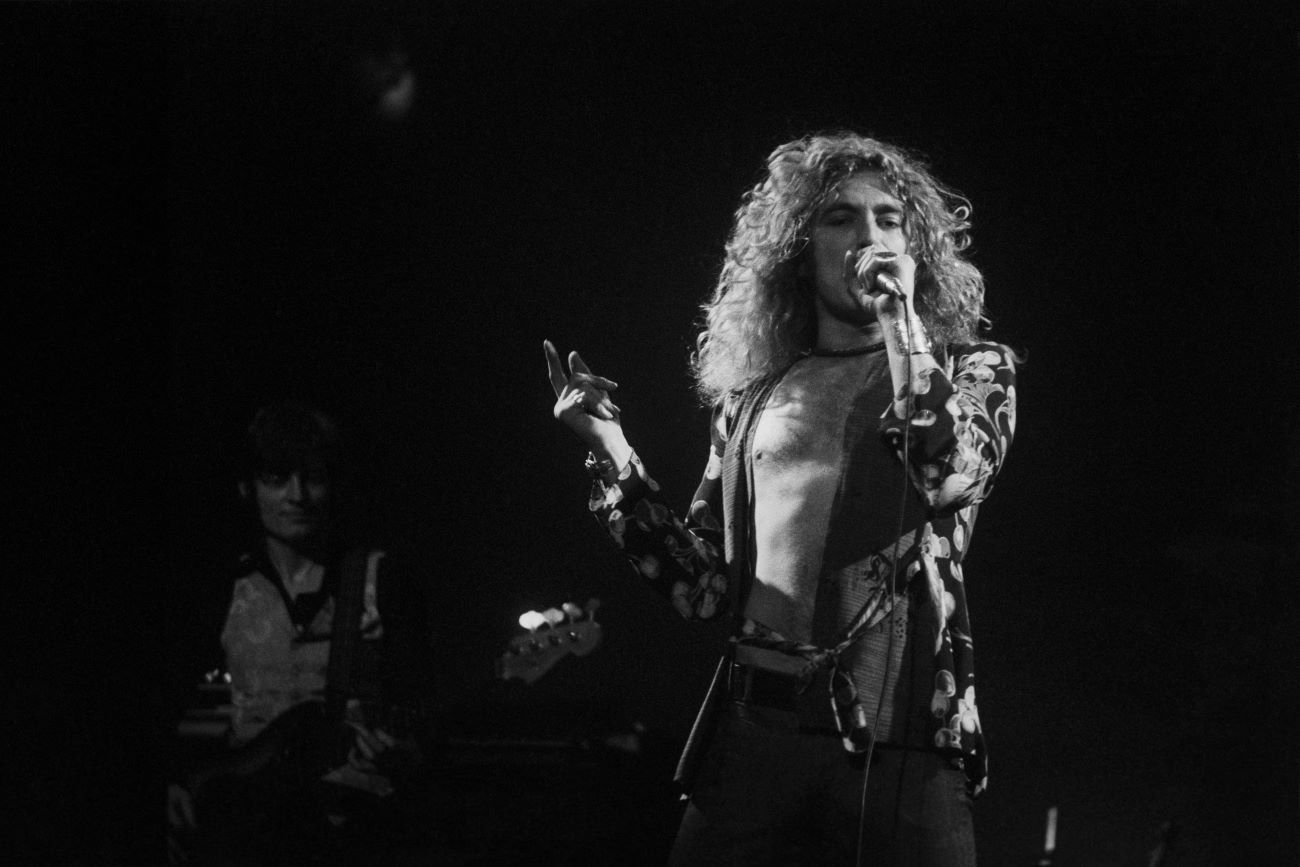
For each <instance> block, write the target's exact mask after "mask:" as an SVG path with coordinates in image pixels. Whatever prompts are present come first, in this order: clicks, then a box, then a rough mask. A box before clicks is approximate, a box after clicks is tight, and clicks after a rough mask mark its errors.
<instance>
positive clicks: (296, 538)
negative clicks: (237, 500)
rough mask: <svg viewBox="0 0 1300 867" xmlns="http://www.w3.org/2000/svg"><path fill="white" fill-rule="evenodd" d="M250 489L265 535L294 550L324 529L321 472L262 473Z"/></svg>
mask: <svg viewBox="0 0 1300 867" xmlns="http://www.w3.org/2000/svg"><path fill="white" fill-rule="evenodd" d="M253 489H254V495H255V497H256V499H257V512H258V517H259V518H260V519H261V521H262V528H263V529H264V530H265V531H266V534H267V535H268V536H271V537H272V538H274V539H279V540H280V541H281V542H285V543H286V544H288V545H291V546H295V547H297V546H300V545H304V544H307V543H309V542H311V541H312V540H313V539H314V538H315V537H316V536H317V534H319V533H320V532H321V531H322V530H324V529H325V521H326V519H327V518H328V516H329V494H330V486H329V479H328V477H327V476H326V474H325V472H324V471H323V470H319V471H318V470H311V469H307V470H294V471H293V472H288V473H274V472H264V473H261V474H259V475H258V476H257V478H256V479H254V481H253Z"/></svg>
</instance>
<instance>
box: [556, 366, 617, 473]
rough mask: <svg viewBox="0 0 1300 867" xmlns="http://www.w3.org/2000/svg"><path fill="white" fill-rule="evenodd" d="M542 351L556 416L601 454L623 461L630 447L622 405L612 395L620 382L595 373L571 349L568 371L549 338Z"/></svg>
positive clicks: (615, 460)
mask: <svg viewBox="0 0 1300 867" xmlns="http://www.w3.org/2000/svg"><path fill="white" fill-rule="evenodd" d="M542 351H543V352H544V353H545V354H546V370H547V374H548V376H549V377H550V380H551V388H552V389H554V390H555V407H554V409H553V410H552V412H553V414H554V415H555V417H556V418H557V419H559V420H560V421H562V422H564V423H565V424H566V425H568V426H569V427H570V428H572V429H573V431H574V433H576V434H577V435H578V436H579V437H580V438H581V439H582V441H583V442H584V443H586V444H587V446H588V447H589V448H590V449H591V450H592V451H593V452H595V453H596V455H597V456H598V457H608V458H610V459H612V460H613V461H614V462H615V463H616V464H620V465H621V464H622V463H624V462H625V459H626V457H627V455H628V453H630V452H631V447H630V446H628V444H627V439H626V438H625V437H624V436H623V427H622V424H621V423H620V420H619V415H620V411H619V408H618V407H617V406H616V405H615V404H614V402H613V401H612V400H611V399H610V396H609V393H610V392H611V391H614V390H615V389H617V388H618V383H617V382H614V381H613V380H612V379H606V378H605V377H603V376H597V375H596V374H594V373H592V372H591V369H590V368H589V367H587V364H586V362H584V361H583V360H582V356H580V355H578V353H577V352H570V353H569V371H570V372H569V374H567V375H566V374H565V372H564V366H563V365H562V364H561V363H560V354H559V353H558V352H557V351H556V350H555V344H553V343H551V341H549V340H544V341H542Z"/></svg>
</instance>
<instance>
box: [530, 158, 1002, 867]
mask: <svg viewBox="0 0 1300 867" xmlns="http://www.w3.org/2000/svg"><path fill="white" fill-rule="evenodd" d="M969 214H970V208H969V206H968V205H967V204H966V202H965V200H963V199H961V198H960V197H959V196H957V195H956V194H954V193H952V192H951V191H949V190H947V189H945V188H944V187H943V186H941V185H940V184H939V183H938V182H937V181H936V180H935V179H934V178H933V177H932V176H931V175H930V174H929V172H928V170H927V168H926V166H925V165H924V163H923V162H922V161H921V160H919V159H918V158H916V157H915V156H913V155H912V154H910V153H908V152H907V151H905V150H903V149H901V148H898V147H895V146H892V145H889V144H886V143H883V142H880V141H876V140H873V139H870V138H866V137H863V136H860V135H856V134H852V133H835V134H826V135H815V136H808V137H805V138H802V139H799V140H796V141H792V142H789V143H787V144H784V145H782V146H780V147H778V148H777V149H776V150H775V151H773V152H772V154H771V155H770V157H769V158H768V161H767V173H766V175H765V177H764V178H763V180H762V181H761V182H760V183H759V184H758V185H757V186H755V187H754V188H753V189H752V190H750V191H749V192H748V193H747V194H746V195H745V196H744V198H743V200H742V202H741V205H740V207H739V209H738V210H737V212H736V216H735V222H734V226H733V229H732V232H731V235H730V237H729V239H728V241H727V245H726V256H725V259H724V262H723V265H722V270H721V275H720V277H719V280H718V284H717V287H716V288H715V290H714V292H713V294H712V297H711V298H710V299H709V300H708V301H707V303H705V304H704V307H703V309H704V312H705V326H704V330H703V333H702V334H700V335H699V338H698V348H697V351H696V353H695V354H694V356H693V358H692V365H693V372H694V375H695V379H696V387H697V389H698V391H699V393H700V395H701V396H702V397H703V399H704V400H705V401H706V402H707V404H708V405H709V406H711V407H712V410H713V413H712V425H711V429H710V440H711V446H710V451H709V457H708V463H707V465H706V467H705V470H704V478H703V481H702V482H701V484H700V486H699V489H698V490H697V491H696V493H695V496H694V497H693V498H692V499H691V502H690V506H689V508H688V509H687V511H686V513H685V517H684V518H679V517H678V515H677V513H675V512H674V511H673V510H672V509H671V508H670V507H669V505H668V504H667V502H666V500H665V498H664V495H663V492H662V491H661V490H660V488H659V486H658V484H657V483H655V482H654V481H653V480H652V479H651V477H650V474H649V471H648V470H647V468H646V466H645V465H644V464H643V463H642V461H641V460H640V458H639V457H638V456H637V455H636V453H635V452H634V451H633V449H632V447H631V445H630V444H629V443H628V441H627V439H626V438H625V437H624V435H623V429H622V427H621V424H620V419H621V410H620V409H619V407H618V406H617V405H616V404H615V403H614V402H613V400H612V396H613V394H614V392H616V390H617V388H618V386H617V384H616V383H615V382H614V381H613V380H611V379H607V378H605V377H603V376H598V375H596V374H594V373H593V372H592V371H591V370H590V368H589V367H588V366H587V364H586V363H585V362H584V361H583V359H582V358H581V356H579V355H578V353H577V352H571V353H570V354H569V356H568V367H569V370H568V372H567V373H566V372H565V370H564V366H563V364H562V363H561V360H560V356H559V354H558V352H557V351H556V349H555V347H554V346H553V345H552V344H551V343H550V342H549V341H548V342H546V343H545V344H544V350H545V355H546V359H547V367H548V372H549V376H550V380H551V385H552V387H553V388H554V390H555V395H556V403H555V407H554V414H555V416H556V417H557V418H558V419H559V420H560V421H562V422H564V423H565V424H567V425H568V426H569V427H570V428H572V429H573V430H574V431H575V432H576V433H577V434H578V436H579V437H580V438H581V439H582V440H583V442H584V443H585V444H586V445H587V446H588V447H589V449H590V454H589V456H588V459H587V465H588V469H589V470H590V472H591V474H592V476H593V487H592V492H591V499H590V509H591V511H592V512H593V513H594V514H595V516H596V517H597V519H598V520H599V521H600V522H601V523H602V524H603V525H604V526H605V527H606V528H607V529H608V531H609V533H610V535H611V536H612V538H613V540H614V541H615V543H616V544H618V545H619V546H620V547H621V548H622V550H623V552H624V553H625V554H626V556H627V558H628V560H629V561H630V562H631V564H632V566H633V567H634V568H635V570H636V571H637V573H638V574H639V575H640V576H642V578H644V579H645V580H646V581H647V582H649V583H650V584H651V585H652V586H653V587H654V588H655V589H656V590H658V591H659V592H660V593H662V594H663V595H664V596H665V597H667V598H668V599H669V600H670V601H671V603H672V604H673V605H674V606H675V607H676V608H677V610H678V611H679V612H680V613H681V614H682V615H683V616H685V617H687V618H694V619H712V618H717V617H723V616H728V617H730V618H731V619H732V621H733V623H734V628H733V630H732V636H733V637H732V638H731V640H730V643H729V646H728V648H727V651H726V653H725V655H724V658H723V659H722V661H721V662H720V664H719V666H718V669H717V674H716V676H715V678H714V682H713V684H712V686H711V688H710V690H709V693H708V696H707V697H706V699H705V702H704V705H703V706H702V708H701V710H700V713H699V716H698V718H697V721H696V724H695V727H694V730H693V731H692V733H691V737H690V740H689V742H688V744H687V747H686V750H685V752H684V753H683V756H682V761H681V763H680V764H679V768H678V779H679V781H680V782H681V783H682V785H683V786H684V787H685V789H686V791H687V792H688V793H689V794H690V802H689V804H688V805H687V808H686V812H685V815H684V816H683V819H682V823H681V827H680V829H679V831H678V836H677V841H676V843H675V845H674V848H673V854H672V863H673V864H675V865H706V864H707V865H713V864H732V863H734V864H746V865H753V864H772V865H789V864H845V865H847V864H862V865H867V864H870V865H881V864H890V865H903V864H907V865H945V867H946V865H969V864H974V863H975V844H974V831H973V824H972V821H973V820H972V814H971V800H972V798H973V797H974V796H976V795H977V794H978V793H979V792H981V791H982V790H983V789H984V787H985V786H986V785H987V776H986V767H987V763H986V757H985V749H984V739H983V733H982V730H981V727H980V719H979V711H978V709H977V706H976V700H975V667H974V660H973V649H974V645H973V642H972V638H971V629H970V619H969V615H968V612H967V607H966V592H965V583H964V579H965V576H964V574H963V561H964V559H965V556H966V552H967V551H968V550H969V548H970V542H971V535H972V532H973V530H974V526H975V515H976V510H977V508H978V506H979V504H980V503H981V502H982V501H983V500H984V499H985V498H987V497H988V495H989V492H990V490H991V489H992V486H993V481H994V479H995V477H996V476H997V473H998V471H999V469H1000V468H1001V466H1002V462H1003V460H1004V458H1005V456H1006V453H1007V449H1008V447H1009V446H1010V443H1011V439H1012V433H1013V431H1014V430H1015V412H1016V388H1015V355H1014V353H1013V352H1012V351H1011V350H1009V349H1008V348H1007V347H1005V346H1002V345H999V344H996V343H988V342H979V340H978V338H977V331H978V330H979V329H980V327H981V325H986V324H987V320H985V319H984V317H983V299H984V283H983V278H982V276H981V275H980V272H979V271H978V270H977V269H976V268H975V266H974V265H972V264H971V263H970V262H969V261H967V260H966V259H965V258H964V256H963V251H964V250H965V248H966V247H967V245H968V243H969V239H968V234H967V232H968V230H969V227H970V223H969Z"/></svg>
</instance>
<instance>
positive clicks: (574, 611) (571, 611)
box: [560, 602, 582, 620]
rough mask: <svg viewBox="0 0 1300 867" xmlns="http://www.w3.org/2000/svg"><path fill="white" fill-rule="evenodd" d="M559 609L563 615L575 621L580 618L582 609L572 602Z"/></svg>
mask: <svg viewBox="0 0 1300 867" xmlns="http://www.w3.org/2000/svg"><path fill="white" fill-rule="evenodd" d="M560 608H562V609H564V613H565V614H566V615H567V616H568V618H569V619H570V620H577V619H579V618H581V617H582V609H581V608H579V607H578V606H576V605H574V604H573V603H572V602H565V603H564V604H563V605H561V606H560Z"/></svg>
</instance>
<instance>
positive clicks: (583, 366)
mask: <svg viewBox="0 0 1300 867" xmlns="http://www.w3.org/2000/svg"><path fill="white" fill-rule="evenodd" d="M569 370H572V371H573V372H574V373H575V374H578V373H585V374H587V375H588V376H591V368H590V367H588V366H587V362H585V361H583V360H582V356H581V355H579V354H578V350H576V349H575V350H573V351H572V352H570V353H569Z"/></svg>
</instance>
